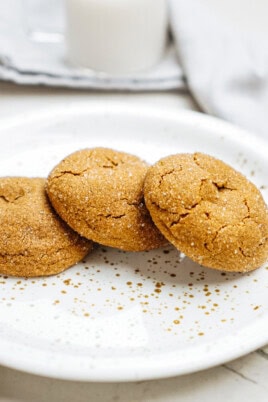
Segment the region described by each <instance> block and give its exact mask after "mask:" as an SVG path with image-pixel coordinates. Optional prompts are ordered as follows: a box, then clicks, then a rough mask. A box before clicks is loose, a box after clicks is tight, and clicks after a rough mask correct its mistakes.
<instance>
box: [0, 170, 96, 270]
mask: <svg viewBox="0 0 268 402" xmlns="http://www.w3.org/2000/svg"><path fill="white" fill-rule="evenodd" d="M45 182H46V181H45V179H40V178H34V179H33V178H32V179H31V178H22V177H6V178H1V179H0V273H2V274H5V275H13V276H24V277H28V276H43V275H52V274H57V273H59V272H61V271H63V270H65V269H66V268H68V267H70V266H72V265H74V264H75V263H76V262H78V261H79V260H81V259H82V258H83V257H84V256H85V255H86V254H87V253H88V252H89V251H90V250H91V249H92V243H91V242H90V241H88V240H86V239H83V238H82V237H80V236H79V235H78V234H77V233H75V232H74V231H73V230H72V229H71V228H69V227H68V226H67V225H66V223H65V222H63V221H62V220H61V218H60V217H59V216H58V215H57V214H56V212H55V211H54V210H53V209H52V206H51V204H50V202H49V200H48V197H47V195H46V192H45Z"/></svg>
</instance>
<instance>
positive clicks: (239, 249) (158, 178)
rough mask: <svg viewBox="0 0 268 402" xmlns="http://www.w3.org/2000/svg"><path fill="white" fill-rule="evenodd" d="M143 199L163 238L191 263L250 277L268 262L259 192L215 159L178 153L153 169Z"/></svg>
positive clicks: (267, 226)
mask: <svg viewBox="0 0 268 402" xmlns="http://www.w3.org/2000/svg"><path fill="white" fill-rule="evenodd" d="M144 195H145V201H146V206H147V208H148V209H149V211H150V213H151V216H152V218H153V220H154V222H155V224H156V226H157V227H158V228H159V229H160V231H161V232H162V233H163V234H164V235H165V237H166V238H167V239H168V240H169V241H170V242H171V243H173V244H174V245H175V247H177V248H178V249H179V250H181V251H182V252H183V253H184V254H185V255H187V256H188V257H190V258H191V259H192V260H194V261H196V262H198V263H200V264H202V265H204V266H207V267H211V268H215V269H220V270H225V271H238V272H247V271H251V270H253V269H255V268H258V267H259V266H261V265H262V264H263V263H264V262H265V261H266V260H267V259H268V212H267V206H266V205H265V202H264V200H263V197H262V195H261V193H260V191H259V190H258V189H257V188H256V187H255V185H254V184H252V183H251V182H250V181H248V180H247V179H246V178H245V177H244V176H243V175H242V174H241V173H239V172H237V171H236V170H234V169H233V168H232V167H230V166H228V165H227V164H225V163H224V162H222V161H220V160H218V159H215V158H213V157H211V156H208V155H205V154H201V153H195V154H177V155H172V156H168V157H166V158H163V159H162V160H160V161H159V162H158V163H156V164H155V165H154V166H152V167H150V168H149V171H148V173H147V176H146V179H145V185H144Z"/></svg>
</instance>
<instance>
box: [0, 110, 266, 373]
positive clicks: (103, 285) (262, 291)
mask: <svg viewBox="0 0 268 402" xmlns="http://www.w3.org/2000/svg"><path fill="white" fill-rule="evenodd" d="M91 146H108V147H113V148H115V149H118V150H124V151H128V152H132V153H135V154H137V155H139V156H140V157H142V158H145V159H146V160H147V161H149V162H154V161H156V160H158V159H159V158H160V157H162V156H164V155H168V154H170V153H176V152H193V151H202V152H206V153H209V154H212V155H214V156H216V157H219V158H222V159H224V160H225V161H226V162H228V163H230V164H231V165H233V166H234V167H235V168H237V169H239V170H240V171H242V172H243V173H244V174H245V175H246V176H248V177H249V178H250V179H252V180H253V181H254V182H255V184H256V185H257V186H258V187H259V188H261V191H262V193H263V195H264V197H266V199H267V198H268V190H267V184H268V183H267V171H268V159H267V149H268V143H267V142H262V140H260V139H257V138H256V137H254V136H251V135H249V134H247V133H245V132H244V131H241V130H238V129H237V128H235V127H233V126H231V125H228V124H226V123H223V122H221V121H219V120H217V119H213V118H209V117H206V116H203V115H201V114H198V113H192V112H186V111H181V112H180V111H177V112H176V113H171V112H165V111H161V110H159V109H150V108H139V107H137V108H134V107H127V106H125V105H120V104H115V105H113V106H111V105H110V104H103V103H97V104H96V103H89V102H88V103H85V102H81V103H78V104H75V105H72V106H70V107H67V108H66V107H63V108H57V109H56V108H55V109H53V108H51V109H46V110H45V111H41V112H38V113H34V114H30V115H26V116H25V115H24V116H17V117H16V118H14V117H12V118H10V119H7V120H2V121H1V123H0V167H1V175H26V176H46V175H47V174H48V173H49V171H50V170H51V169H52V168H53V167H54V165H55V164H57V163H58V162H59V161H60V160H61V159H62V158H63V157H64V156H65V155H67V154H69V153H71V152H73V151H74V150H77V149H80V148H83V147H91ZM267 342H268V269H267V267H266V266H263V267H262V268H260V269H258V270H256V271H255V272H252V273H250V274H246V275H240V274H232V273H221V272H217V271H213V270H210V269H206V268H203V267H201V266H199V265H197V264H194V263H193V262H191V261H190V260H189V259H188V258H183V256H182V255H180V253H179V252H178V251H177V250H175V249H174V248H173V247H171V246H169V247H165V248H163V249H159V250H157V251H152V252H146V253H125V252H122V251H118V250H114V249H109V248H104V247H98V248H96V250H95V251H94V252H93V253H92V254H90V255H89V256H88V257H87V258H86V259H85V261H83V262H81V263H80V264H78V265H76V266H74V267H73V268H71V269H69V270H68V271H66V272H64V273H62V274H61V275H58V276H54V277H50V278H39V279H38V278H37V279H28V280H27V279H18V278H8V277H3V276H2V277H1V278H0V364H3V365H6V366H10V367H13V368H17V369H20V370H24V371H28V372H31V373H36V374H41V375H46V376H51V377H56V378H63V379H73V380H83V381H134V380H144V379H154V378H162V377H168V376H173V375H179V374H184V373H189V372H193V371H197V370H200V369H205V368H208V367H211V366H213V365H217V364H220V363H223V362H225V361H227V360H230V359H234V358H236V357H239V356H241V355H243V354H246V353H248V352H250V351H252V350H254V349H256V348H257V347H260V346H262V345H264V344H265V343H267Z"/></svg>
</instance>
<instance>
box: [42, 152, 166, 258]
mask: <svg viewBox="0 0 268 402" xmlns="http://www.w3.org/2000/svg"><path fill="white" fill-rule="evenodd" d="M147 169H148V165H147V163H145V162H144V161H142V160H141V159H140V158H138V157H136V156H134V155H130V154H127V153H124V152H119V151H115V150H112V149H107V148H92V149H83V150H80V151H77V152H75V153H73V154H71V155H69V156H67V157H66V158H65V159H64V160H63V161H61V162H60V163H59V164H58V165H57V166H56V167H55V168H54V169H53V170H52V172H51V173H50V175H49V177H48V180H47V193H48V196H49V198H50V200H51V202H52V204H53V206H54V208H55V209H56V211H57V212H58V214H59V215H60V216H61V217H62V219H64V220H65V221H66V222H67V223H68V224H69V225H70V226H71V227H72V228H73V229H74V230H76V231H77V232H78V233H80V234H81V235H82V236H84V237H86V238H88V239H91V240H93V241H95V242H97V243H100V244H103V245H106V246H110V247H116V248H119V249H122V250H127V251H142V250H150V249H154V248H158V247H160V246H162V245H164V244H166V243H167V240H166V239H165V238H164V236H163V235H162V234H161V233H160V232H159V230H158V229H157V228H156V226H155V225H154V223H153V221H152V219H151V217H150V214H149V212H148V210H147V208H146V206H145V203H144V197H143V183H144V178H145V175H146V172H147Z"/></svg>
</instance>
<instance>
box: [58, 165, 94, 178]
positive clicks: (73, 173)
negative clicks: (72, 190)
mask: <svg viewBox="0 0 268 402" xmlns="http://www.w3.org/2000/svg"><path fill="white" fill-rule="evenodd" d="M88 170H89V168H86V169H84V170H81V172H78V173H76V172H73V171H72V170H63V171H61V172H60V173H58V174H55V175H53V177H52V178H51V179H52V180H54V179H59V178H61V177H62V176H64V175H65V174H70V175H72V176H81V175H82V174H83V173H85V172H87V171H88Z"/></svg>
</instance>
